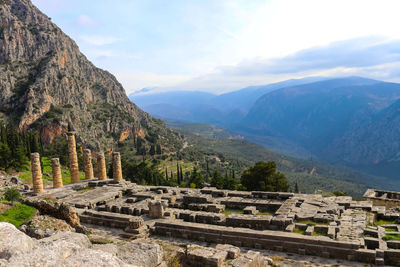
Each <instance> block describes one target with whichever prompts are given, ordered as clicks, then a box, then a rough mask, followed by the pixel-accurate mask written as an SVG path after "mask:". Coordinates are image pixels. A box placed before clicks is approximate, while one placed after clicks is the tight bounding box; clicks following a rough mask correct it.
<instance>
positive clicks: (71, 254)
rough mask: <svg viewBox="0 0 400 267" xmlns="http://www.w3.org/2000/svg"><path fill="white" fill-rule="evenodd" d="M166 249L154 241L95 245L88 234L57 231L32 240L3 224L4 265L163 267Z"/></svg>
mask: <svg viewBox="0 0 400 267" xmlns="http://www.w3.org/2000/svg"><path fill="white" fill-rule="evenodd" d="M162 256H163V252H162V248H161V247H160V246H159V245H157V244H155V243H152V242H141V241H139V242H138V241H126V242H125V243H124V244H120V245H118V246H117V245H114V244H92V242H90V240H89V238H88V237H87V236H86V235H84V234H79V233H74V232H57V233H54V234H53V235H51V236H50V237H46V238H43V239H39V240H37V239H34V238H31V237H29V236H27V235H25V234H24V233H22V232H21V231H19V230H18V229H17V228H15V227H14V226H13V225H12V224H9V223H0V266H96V267H99V266H127V267H128V266H144V267H150V266H159V265H160V264H161V263H162Z"/></svg>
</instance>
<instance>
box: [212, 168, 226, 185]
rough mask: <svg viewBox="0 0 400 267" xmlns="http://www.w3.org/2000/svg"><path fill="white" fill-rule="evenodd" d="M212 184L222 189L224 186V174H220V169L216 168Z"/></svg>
mask: <svg viewBox="0 0 400 267" xmlns="http://www.w3.org/2000/svg"><path fill="white" fill-rule="evenodd" d="M211 186H213V187H216V188H218V189H222V188H223V186H224V181H223V178H222V176H221V175H220V174H219V172H218V170H215V172H214V175H213V177H212V178H211Z"/></svg>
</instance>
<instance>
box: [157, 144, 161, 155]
mask: <svg viewBox="0 0 400 267" xmlns="http://www.w3.org/2000/svg"><path fill="white" fill-rule="evenodd" d="M156 154H157V155H161V154H162V150H161V145H160V144H157V145H156Z"/></svg>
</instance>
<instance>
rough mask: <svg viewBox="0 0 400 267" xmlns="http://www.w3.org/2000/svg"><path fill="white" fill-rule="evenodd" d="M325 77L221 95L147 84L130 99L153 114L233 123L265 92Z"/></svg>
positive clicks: (241, 117) (251, 87)
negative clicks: (156, 88) (157, 89)
mask: <svg viewBox="0 0 400 267" xmlns="http://www.w3.org/2000/svg"><path fill="white" fill-rule="evenodd" d="M323 79H325V78H323V77H309V78H303V79H291V80H287V81H283V82H277V83H273V84H267V85H259V86H249V87H246V88H243V89H240V90H236V91H233V92H228V93H224V94H221V95H215V94H211V93H207V92H202V91H169V92H159V93H151V90H148V89H146V88H144V89H142V90H140V91H139V92H135V93H132V94H130V95H129V99H130V100H131V101H133V102H134V103H136V104H137V105H138V106H139V107H141V108H142V109H144V110H146V111H147V112H149V113H150V114H152V115H154V116H156V117H159V118H162V119H179V120H181V121H186V122H200V123H214V124H218V125H224V126H229V127H231V126H232V127H233V125H235V124H238V123H239V122H240V120H242V119H243V118H244V117H245V116H246V114H247V112H248V111H249V110H250V108H251V107H252V106H253V104H254V103H255V102H256V100H257V99H258V98H259V97H261V96H262V95H264V94H266V93H268V92H272V91H274V90H277V89H279V88H283V87H286V86H291V85H299V84H304V83H308V82H312V81H319V80H323ZM143 90H144V92H145V93H143Z"/></svg>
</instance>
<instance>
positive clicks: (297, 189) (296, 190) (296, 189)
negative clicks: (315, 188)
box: [294, 181, 300, 194]
mask: <svg viewBox="0 0 400 267" xmlns="http://www.w3.org/2000/svg"><path fill="white" fill-rule="evenodd" d="M294 192H295V193H296V194H299V193H300V190H299V185H298V184H297V181H296V184H295V185H294Z"/></svg>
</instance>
